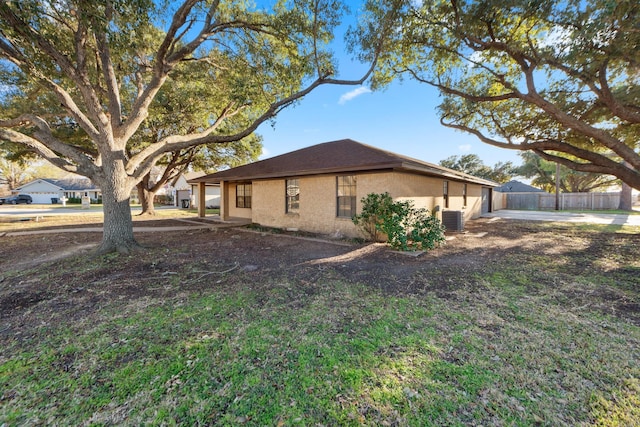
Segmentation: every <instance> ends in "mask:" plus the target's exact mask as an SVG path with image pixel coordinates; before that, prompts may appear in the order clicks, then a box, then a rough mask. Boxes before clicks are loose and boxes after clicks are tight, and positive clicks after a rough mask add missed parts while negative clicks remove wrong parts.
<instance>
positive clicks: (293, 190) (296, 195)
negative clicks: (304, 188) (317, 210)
mask: <svg viewBox="0 0 640 427" xmlns="http://www.w3.org/2000/svg"><path fill="white" fill-rule="evenodd" d="M285 182H286V187H285V197H286V200H287V205H286V212H287V213H298V210H299V209H300V183H299V182H298V179H287V180H286V181H285Z"/></svg>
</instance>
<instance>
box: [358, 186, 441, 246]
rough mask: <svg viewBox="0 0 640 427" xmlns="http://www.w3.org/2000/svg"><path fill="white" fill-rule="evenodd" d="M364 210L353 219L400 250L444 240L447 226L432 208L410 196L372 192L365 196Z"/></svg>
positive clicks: (373, 237)
mask: <svg viewBox="0 0 640 427" xmlns="http://www.w3.org/2000/svg"><path fill="white" fill-rule="evenodd" d="M361 201H362V213H360V214H359V215H356V216H354V217H353V223H354V224H356V225H358V226H359V227H360V228H361V230H362V231H363V232H364V233H365V234H367V235H368V236H370V237H371V239H372V240H374V241H376V242H378V241H383V240H384V238H385V237H386V241H387V243H388V244H389V246H391V247H392V248H394V249H397V250H401V251H409V250H416V249H422V250H429V249H434V248H436V247H438V246H440V245H441V244H443V243H444V241H445V239H444V227H443V225H442V223H441V222H440V220H439V219H438V218H436V217H435V216H432V215H429V211H428V210H427V209H423V208H416V207H414V206H413V203H412V202H411V201H409V200H405V201H398V202H394V201H393V199H392V198H391V196H390V195H389V193H383V194H375V193H370V194H368V195H367V196H366V197H364V198H362V200H361Z"/></svg>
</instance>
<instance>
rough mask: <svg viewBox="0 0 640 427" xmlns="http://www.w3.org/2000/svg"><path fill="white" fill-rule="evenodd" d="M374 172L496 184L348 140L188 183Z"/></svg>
mask: <svg viewBox="0 0 640 427" xmlns="http://www.w3.org/2000/svg"><path fill="white" fill-rule="evenodd" d="M375 170H401V171H407V172H413V173H418V174H422V175H432V176H441V177H444V178H448V179H452V180H458V181H467V182H473V183H477V184H482V185H487V186H497V185H498V184H496V183H494V182H492V181H487V180H485V179H481V178H476V177H474V176H471V175H467V174H464V173H462V172H457V171H454V170H451V169H447V168H444V167H442V166H437V165H434V164H431V163H427V162H423V161H421V160H417V159H413V158H411V157H406V156H401V155H399V154H395V153H392V152H389V151H385V150H381V149H379V148H375V147H372V146H370V145H366V144H362V143H359V142H356V141H353V140H351V139H342V140H339V141H332V142H325V143H322V144H318V145H313V146H311V147H307V148H302V149H300V150H296V151H292V152H290V153H286V154H282V155H280V156H275V157H272V158H269V159H265V160H260V161H258V162H255V163H251V164H248V165H244V166H239V167H236V168H232V169H227V170H224V171H221V172H216V173H213V174H210V175H205V176H203V177H200V178H196V179H192V180H190V181H189V183H192V184H195V183H198V182H208V183H219V182H220V181H249V180H256V179H266V178H284V177H296V176H304V175H320V174H328V173H344V172H365V171H375Z"/></svg>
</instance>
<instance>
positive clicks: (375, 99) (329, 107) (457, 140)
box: [258, 75, 521, 166]
mask: <svg viewBox="0 0 640 427" xmlns="http://www.w3.org/2000/svg"><path fill="white" fill-rule="evenodd" d="M342 77H343V78H346V77H347V76H344V75H343V76H342ZM353 77H356V76H353ZM439 102H440V98H439V95H438V91H437V90H435V89H434V88H432V87H430V86H427V85H425V84H420V83H417V82H414V81H410V80H404V81H402V82H399V81H398V82H394V83H393V84H392V85H391V86H390V87H388V88H387V89H385V90H383V91H376V92H371V91H370V90H369V89H368V88H367V87H366V86H360V87H354V86H325V87H320V88H318V89H316V90H315V92H312V93H311V94H309V95H308V96H307V97H306V98H304V99H303V100H302V101H301V103H300V104H299V105H296V106H294V107H290V108H288V109H286V110H284V111H282V112H281V113H280V114H279V115H278V117H277V118H276V122H275V127H272V126H271V125H270V124H263V125H262V126H261V127H260V128H259V129H258V133H260V134H261V135H262V136H263V138H264V140H263V146H264V148H263V155H262V157H261V158H268V157H272V156H276V155H279V154H283V153H286V152H289V151H293V150H297V149H300V148H304V147H308V146H311V145H314V144H319V143H322V142H327V141H333V140H338V139H344V138H350V139H354V140H356V141H359V142H362V143H365V144H369V145H373V146H375V147H378V148H382V149H385V150H389V151H392V152H395V153H398V154H403V155H406V156H410V157H415V158H417V159H420V160H423V161H426V162H430V163H438V162H439V161H440V160H443V159H445V158H447V157H449V156H452V155H462V154H470V153H474V154H477V155H478V156H480V158H481V159H482V161H483V162H484V163H485V164H486V165H489V166H493V165H494V164H495V163H497V162H504V161H512V162H513V163H514V164H516V165H517V164H520V163H521V159H520V156H519V155H518V152H517V151H512V150H505V149H499V148H495V147H492V146H490V145H487V144H484V143H482V142H481V141H480V140H479V139H477V138H476V137H474V136H472V135H469V134H466V133H462V132H459V131H455V130H453V129H449V128H447V127H444V126H442V125H441V124H440V122H439V117H438V114H437V111H436V107H437V106H438V104H439Z"/></svg>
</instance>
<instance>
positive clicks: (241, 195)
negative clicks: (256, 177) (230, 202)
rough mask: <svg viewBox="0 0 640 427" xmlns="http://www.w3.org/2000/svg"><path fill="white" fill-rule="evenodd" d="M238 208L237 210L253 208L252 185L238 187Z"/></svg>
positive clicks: (239, 185)
mask: <svg viewBox="0 0 640 427" xmlns="http://www.w3.org/2000/svg"><path fill="white" fill-rule="evenodd" d="M236 207H237V208H250V207H251V184H238V185H236Z"/></svg>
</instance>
